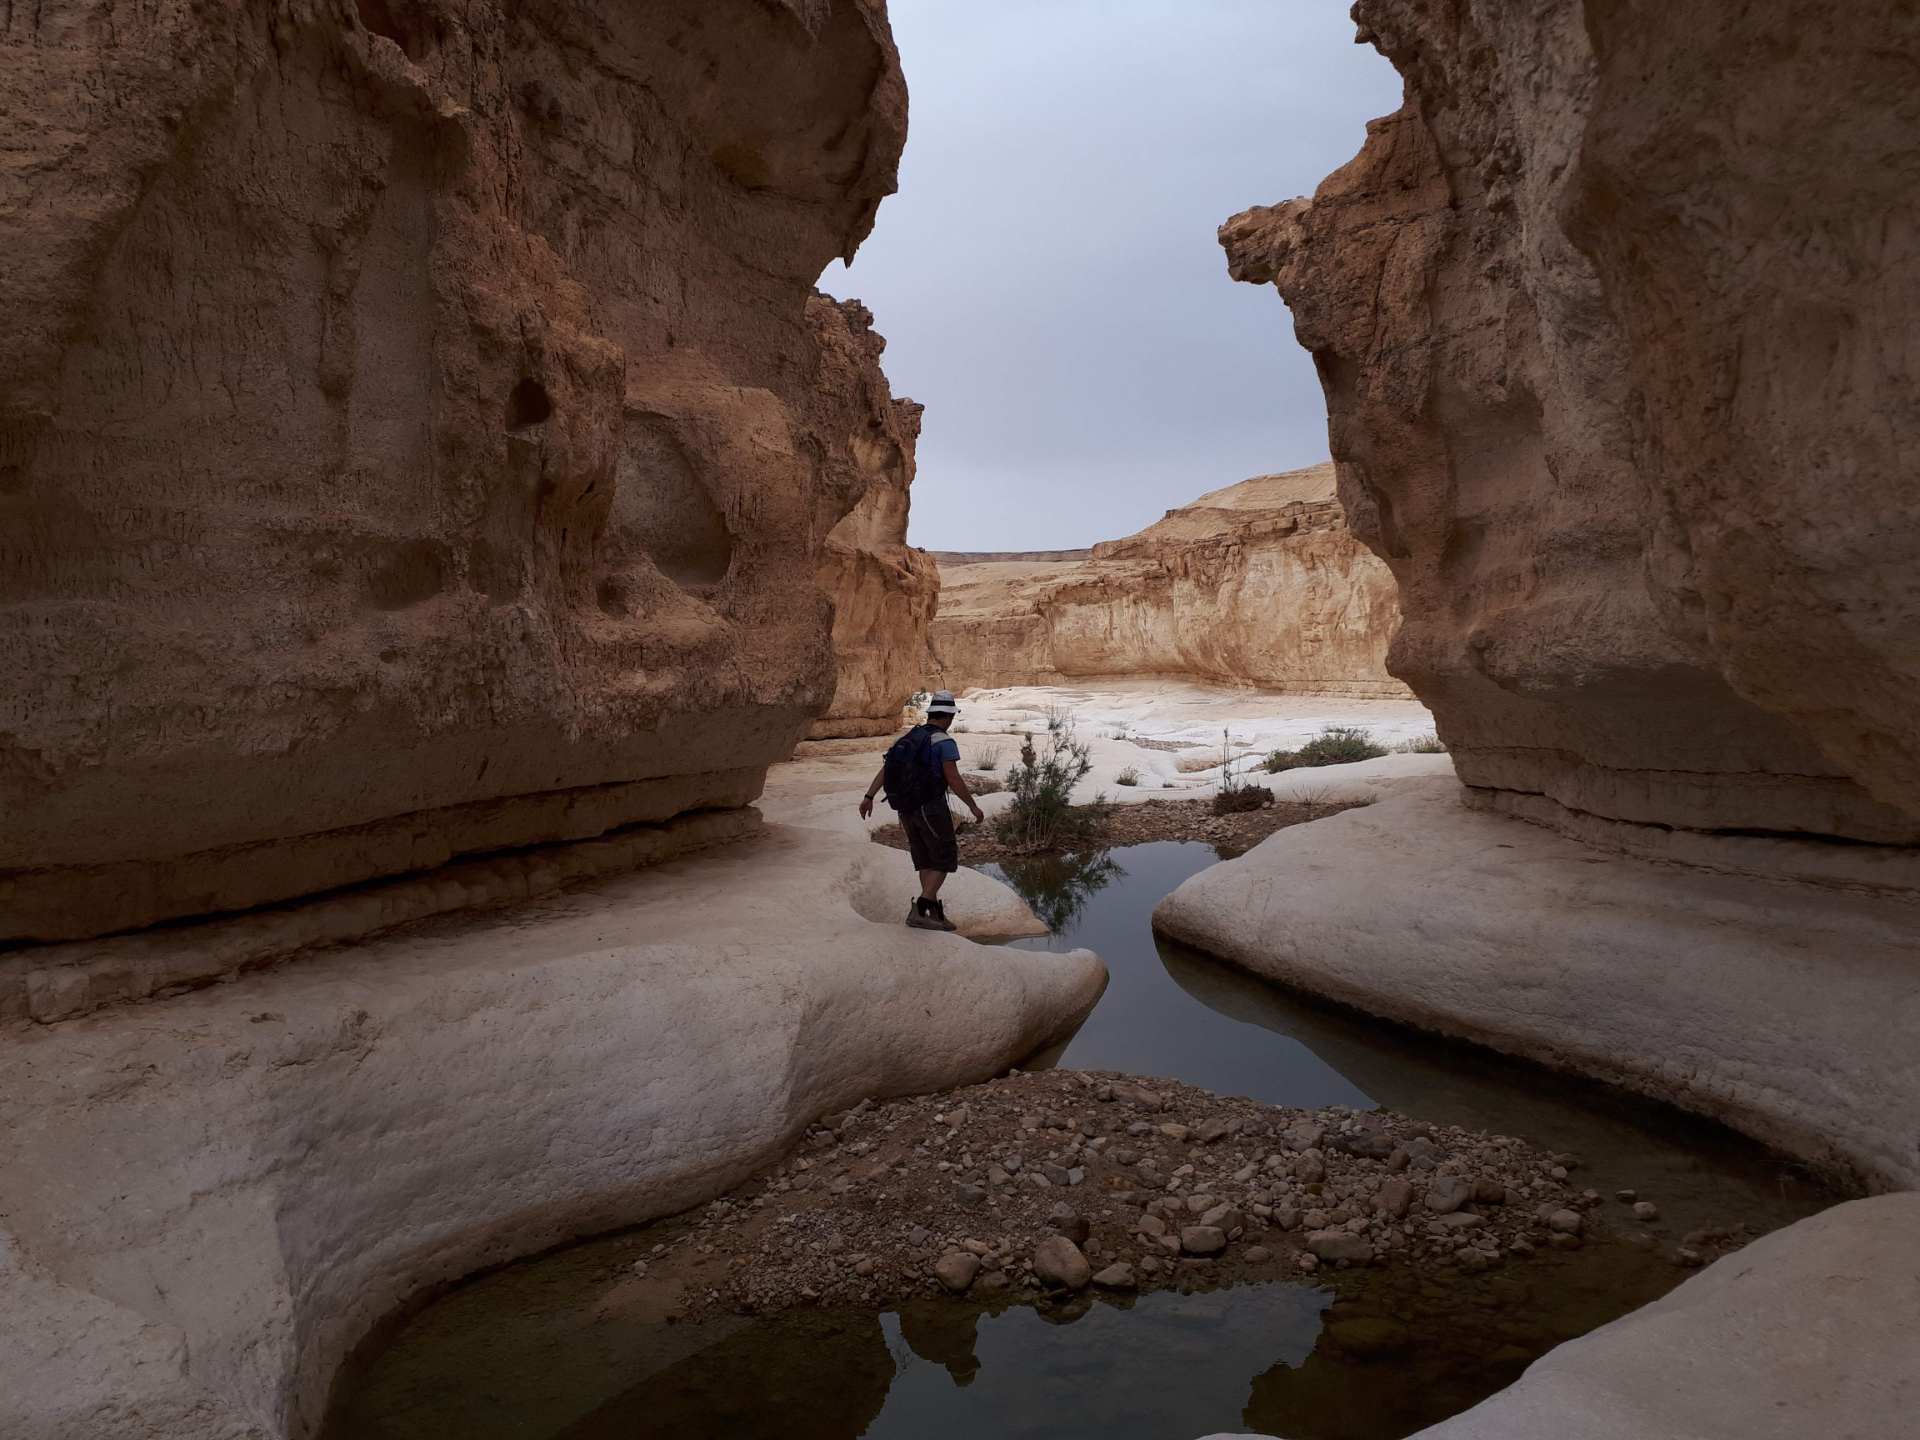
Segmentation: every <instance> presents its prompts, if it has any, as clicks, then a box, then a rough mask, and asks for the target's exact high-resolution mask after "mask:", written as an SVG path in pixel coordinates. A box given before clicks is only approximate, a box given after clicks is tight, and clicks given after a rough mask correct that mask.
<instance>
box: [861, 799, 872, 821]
mask: <svg viewBox="0 0 1920 1440" xmlns="http://www.w3.org/2000/svg"><path fill="white" fill-rule="evenodd" d="M872 814H873V796H871V795H862V796H861V797H860V818H861V819H862V820H865V819H867V818H868V817H870V816H871V815H872Z"/></svg>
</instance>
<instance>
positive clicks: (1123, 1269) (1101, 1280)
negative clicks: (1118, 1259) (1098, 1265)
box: [1093, 1264, 1140, 1290]
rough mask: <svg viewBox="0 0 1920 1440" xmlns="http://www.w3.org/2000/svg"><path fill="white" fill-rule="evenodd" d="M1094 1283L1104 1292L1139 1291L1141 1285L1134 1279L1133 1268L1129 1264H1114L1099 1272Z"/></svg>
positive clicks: (1094, 1278)
mask: <svg viewBox="0 0 1920 1440" xmlns="http://www.w3.org/2000/svg"><path fill="white" fill-rule="evenodd" d="M1093 1283H1094V1284H1096V1285H1098V1286H1099V1287H1100V1288H1101V1289H1103V1290H1137V1289H1139V1288H1140V1284H1139V1282H1138V1281H1137V1280H1135V1279H1134V1278H1133V1267H1132V1266H1131V1265H1127V1264H1114V1265H1109V1266H1107V1268H1106V1269H1104V1270H1101V1271H1098V1272H1096V1273H1095V1275H1094V1277H1093Z"/></svg>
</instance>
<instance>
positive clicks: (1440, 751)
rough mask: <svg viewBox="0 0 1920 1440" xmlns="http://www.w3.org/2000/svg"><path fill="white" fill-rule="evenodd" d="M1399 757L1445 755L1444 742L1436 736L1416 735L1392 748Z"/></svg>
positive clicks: (1445, 745)
mask: <svg viewBox="0 0 1920 1440" xmlns="http://www.w3.org/2000/svg"><path fill="white" fill-rule="evenodd" d="M1393 748H1394V750H1395V751H1396V752H1398V753H1399V754H1401V755H1444V754H1446V753H1447V744H1446V741H1444V740H1442V739H1441V738H1440V737H1439V736H1438V735H1416V736H1414V737H1413V739H1411V740H1402V741H1401V742H1400V743H1399V744H1398V745H1396V746H1394V747H1393Z"/></svg>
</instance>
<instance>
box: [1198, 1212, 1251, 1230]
mask: <svg viewBox="0 0 1920 1440" xmlns="http://www.w3.org/2000/svg"><path fill="white" fill-rule="evenodd" d="M1200 1223H1201V1224H1202V1225H1211V1226H1213V1227H1214V1228H1215V1229H1216V1230H1224V1231H1226V1232H1227V1234H1228V1235H1229V1236H1231V1235H1232V1234H1233V1232H1234V1231H1236V1230H1243V1229H1245V1228H1246V1224H1247V1217H1246V1216H1244V1215H1242V1214H1241V1213H1240V1212H1239V1210H1238V1209H1236V1208H1235V1207H1234V1206H1232V1205H1216V1206H1214V1207H1213V1208H1212V1209H1211V1210H1209V1211H1207V1212H1206V1213H1205V1214H1204V1215H1202V1216H1201V1217H1200Z"/></svg>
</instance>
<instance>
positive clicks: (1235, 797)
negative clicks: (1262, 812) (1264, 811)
mask: <svg viewBox="0 0 1920 1440" xmlns="http://www.w3.org/2000/svg"><path fill="white" fill-rule="evenodd" d="M1271 804H1273V791H1271V790H1269V789H1268V788H1267V787H1266V786H1264V785H1248V784H1246V783H1244V782H1242V783H1241V784H1238V785H1235V786H1233V787H1232V788H1231V789H1229V788H1227V787H1226V786H1222V787H1221V788H1220V791H1219V793H1218V794H1216V795H1215V796H1214V797H1213V813H1214V814H1216V815H1238V814H1239V813H1240V812H1241V811H1242V810H1258V809H1260V808H1261V807H1262V806H1265V805H1271Z"/></svg>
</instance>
